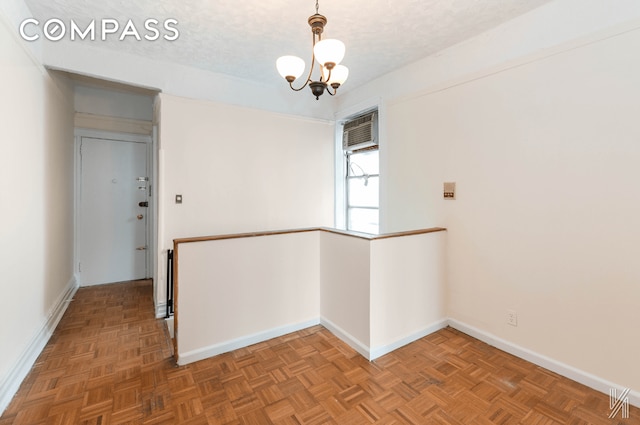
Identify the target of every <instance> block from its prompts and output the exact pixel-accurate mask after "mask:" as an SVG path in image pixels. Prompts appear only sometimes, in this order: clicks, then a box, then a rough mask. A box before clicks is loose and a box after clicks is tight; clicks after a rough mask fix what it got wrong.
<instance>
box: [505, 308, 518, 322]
mask: <svg viewBox="0 0 640 425" xmlns="http://www.w3.org/2000/svg"><path fill="white" fill-rule="evenodd" d="M507 324H508V325H511V326H518V313H516V312H515V310H507Z"/></svg>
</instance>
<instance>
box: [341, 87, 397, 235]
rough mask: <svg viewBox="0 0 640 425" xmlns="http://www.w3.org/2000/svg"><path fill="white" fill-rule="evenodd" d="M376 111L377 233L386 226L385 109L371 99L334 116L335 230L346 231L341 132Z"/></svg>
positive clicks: (377, 101) (379, 100)
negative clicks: (378, 183) (351, 120)
mask: <svg viewBox="0 0 640 425" xmlns="http://www.w3.org/2000/svg"><path fill="white" fill-rule="evenodd" d="M374 109H377V110H378V150H379V152H380V153H379V155H380V159H379V161H380V164H379V165H380V202H379V209H378V211H379V212H378V222H379V230H378V232H379V233H383V232H384V229H385V228H386V226H385V225H384V224H383V223H384V222H383V218H384V217H385V208H384V201H385V200H386V196H385V190H384V187H385V182H386V178H385V170H386V166H385V164H386V162H385V160H384V158H385V153H386V150H385V135H386V119H385V107H384V104H383V102H382V99H381V98H379V97H376V98H371V99H368V100H366V101H363V102H360V103H358V104H357V105H355V106H353V107H349V108H346V109H344V110H342V111H340V112H338V113H336V115H335V119H336V121H335V122H336V125H335V135H334V140H335V144H334V169H335V174H334V176H335V179H334V181H335V190H334V193H335V201H334V202H335V212H334V222H335V224H334V225H335V227H336V228H337V229H344V230H346V229H347V188H346V181H347V180H346V175H347V174H346V173H347V169H346V164H347V161H346V158H345V152H344V151H343V150H342V131H343V126H344V123H345V122H346V121H349V119H351V118H353V117H356V116H358V115H362V114H363V113H366V112H367V111H373V110H374Z"/></svg>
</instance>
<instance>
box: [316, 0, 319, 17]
mask: <svg viewBox="0 0 640 425" xmlns="http://www.w3.org/2000/svg"><path fill="white" fill-rule="evenodd" d="M319 7H320V6H318V0H316V14H318V9H319Z"/></svg>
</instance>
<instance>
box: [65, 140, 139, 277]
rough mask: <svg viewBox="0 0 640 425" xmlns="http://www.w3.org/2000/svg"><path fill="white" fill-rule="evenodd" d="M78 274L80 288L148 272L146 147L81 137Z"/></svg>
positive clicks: (125, 142) (118, 141)
mask: <svg viewBox="0 0 640 425" xmlns="http://www.w3.org/2000/svg"><path fill="white" fill-rule="evenodd" d="M79 171H80V181H79V185H80V187H79V202H78V207H79V211H78V221H79V226H78V233H79V234H78V250H77V256H78V262H79V264H78V272H79V277H80V282H81V284H82V285H98V284H102V283H111V282H122V281H127V280H136V279H144V278H146V277H148V274H147V254H146V253H147V251H146V248H147V213H148V212H149V208H147V207H145V206H144V205H145V202H146V203H147V205H148V201H149V199H148V192H149V181H148V178H147V144H146V143H138V142H131V141H123V140H110V139H101V138H91V137H82V138H81V139H80V168H79Z"/></svg>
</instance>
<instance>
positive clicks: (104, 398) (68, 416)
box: [0, 281, 640, 425]
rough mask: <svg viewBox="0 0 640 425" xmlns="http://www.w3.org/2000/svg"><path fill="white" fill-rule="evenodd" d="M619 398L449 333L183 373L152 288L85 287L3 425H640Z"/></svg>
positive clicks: (273, 348) (323, 341)
mask: <svg viewBox="0 0 640 425" xmlns="http://www.w3.org/2000/svg"><path fill="white" fill-rule="evenodd" d="M608 415H609V398H608V396H605V395H603V394H600V393H598V392H596V391H593V390H591V389H589V388H586V387H584V386H582V385H580V384H577V383H575V382H573V381H570V380H568V379H565V378H562V377H560V376H558V375H556V374H554V373H552V372H549V371H547V370H545V369H542V368H540V367H537V366H535V365H532V364H531V363H528V362H526V361H523V360H521V359H518V358H516V357H513V356H511V355H508V354H506V353H504V352H502V351H500V350H497V349H495V348H492V347H490V346H488V345H486V344H484V343H482V342H480V341H478V340H475V339H473V338H471V337H469V336H467V335H465V334H462V333H460V332H457V331H455V330H453V329H450V328H447V329H443V330H441V331H439V332H436V333H434V334H432V335H430V336H427V337H425V338H422V339H421V340H419V341H417V342H415V343H413V344H410V345H408V346H406V347H404V348H401V349H399V350H397V351H395V352H393V353H391V354H389V355H386V356H384V357H382V358H380V359H378V360H376V361H374V362H368V361H366V360H365V359H364V358H362V357H361V356H360V355H358V354H357V353H355V352H354V351H353V350H352V349H351V348H349V347H348V346H346V345H345V344H344V343H342V342H341V341H340V340H338V339H337V338H336V337H335V336H333V335H332V334H331V333H330V332H328V331H327V330H326V329H324V328H323V327H321V326H316V327H313V328H310V329H306V330H304V331H301V332H296V333H294V334H290V335H286V336H284V337H281V338H277V339H273V340H270V341H267V342H264V343H261V344H257V345H253V346H251V347H248V348H245V349H241V350H237V351H234V352H232V353H228V354H224V355H220V356H217V357H215V358H212V359H208V360H204V361H201V362H197V363H194V364H191V365H188V366H184V367H177V366H176V365H175V364H174V362H173V360H172V357H171V348H170V345H169V341H168V335H167V332H166V330H165V328H164V323H163V321H161V320H156V319H155V318H154V308H153V301H152V287H151V284H150V282H149V281H137V282H130V283H124V284H113V285H105V286H99V287H90V288H82V289H80V290H79V291H78V293H77V295H76V297H75V300H74V301H73V302H72V303H71V305H70V306H69V309H68V310H67V312H66V314H65V316H64V318H63V319H62V321H61V322H60V324H59V326H58V328H57V329H56V331H55V333H54V335H53V337H52V338H51V341H50V342H49V344H48V345H47V347H46V348H45V350H44V351H43V353H42V355H41V356H40V358H39V359H38V361H37V363H36V364H35V366H34V367H33V369H32V371H31V373H30V374H29V376H28V377H27V379H26V380H25V382H24V383H23V385H22V387H21V388H20V391H19V392H18V394H17V395H16V397H15V398H14V400H13V401H12V403H11V405H10V406H9V408H8V409H7V411H6V412H5V413H4V415H3V416H2V418H0V425H8V424H16V425H18V424H19V425H22V424H25V425H40V424H61V425H62V424H87V425H88V424H95V425H106V424H259V425H263V424H282V425H284V424H349V425H352V424H371V423H376V424H463V425H468V424H473V425H483V424H575V425H578V424H595V425H598V424H638V423H640V413H639V411H638V409H634V408H632V409H631V417H630V418H629V419H621V418H620V416H619V415H618V417H617V418H616V419H608Z"/></svg>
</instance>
